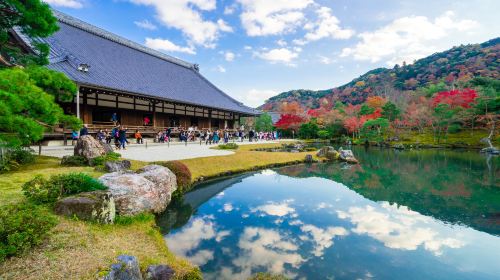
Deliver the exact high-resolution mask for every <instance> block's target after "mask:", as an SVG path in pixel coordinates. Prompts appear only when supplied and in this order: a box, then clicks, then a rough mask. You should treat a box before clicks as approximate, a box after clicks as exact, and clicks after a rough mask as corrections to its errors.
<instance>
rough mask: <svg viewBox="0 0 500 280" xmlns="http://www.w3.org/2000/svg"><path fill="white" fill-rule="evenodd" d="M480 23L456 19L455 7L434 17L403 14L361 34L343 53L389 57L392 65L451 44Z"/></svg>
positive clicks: (359, 57)
mask: <svg viewBox="0 0 500 280" xmlns="http://www.w3.org/2000/svg"><path fill="white" fill-rule="evenodd" d="M478 26H479V23H478V22H476V21H473V20H467V19H465V20H457V19H455V16H454V13H453V12H451V11H448V12H446V13H444V14H443V15H441V16H439V17H437V18H435V19H434V20H433V21H432V20H429V19H428V18H427V17H424V16H410V17H403V18H399V19H396V20H394V21H393V22H391V23H390V24H388V25H386V26H384V27H382V28H380V29H377V30H375V31H373V32H363V33H361V34H359V35H358V37H359V38H361V41H360V42H359V43H358V44H356V45H355V46H354V47H352V48H344V49H343V50H342V53H341V55H340V56H341V57H347V56H352V57H354V59H356V60H369V61H371V62H378V61H380V60H382V59H386V60H387V64H388V65H390V66H392V65H394V64H396V63H402V62H403V61H406V62H409V63H411V62H413V60H415V59H419V58H422V57H425V56H427V55H430V54H432V53H434V52H437V51H440V50H444V49H447V48H449V47H451V46H450V41H453V40H455V38H460V37H463V36H458V35H461V34H463V33H464V32H468V31H471V30H475V29H477V27H478ZM452 44H453V43H452Z"/></svg>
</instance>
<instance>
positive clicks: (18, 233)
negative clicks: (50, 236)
mask: <svg viewBox="0 0 500 280" xmlns="http://www.w3.org/2000/svg"><path fill="white" fill-rule="evenodd" d="M56 224H57V219H56V218H55V217H54V216H53V215H52V214H51V213H49V211H47V210H46V209H44V208H43V207H39V206H35V205H31V204H19V205H8V206H3V207H1V208H0V262H2V261H3V260H5V258H7V257H10V256H16V255H21V254H23V253H25V252H26V251H27V250H28V249H29V248H31V247H32V246H35V245H38V244H40V243H41V242H42V241H43V239H44V237H45V236H46V235H47V233H48V231H49V230H50V229H52V228H53V227H54V226H55V225H56Z"/></svg>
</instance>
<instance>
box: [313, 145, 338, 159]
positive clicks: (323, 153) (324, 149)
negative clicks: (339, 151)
mask: <svg viewBox="0 0 500 280" xmlns="http://www.w3.org/2000/svg"><path fill="white" fill-rule="evenodd" d="M328 152H335V149H334V148H333V147H332V146H323V147H321V149H319V151H318V153H317V154H316V156H318V157H326V154H327V153H328Z"/></svg>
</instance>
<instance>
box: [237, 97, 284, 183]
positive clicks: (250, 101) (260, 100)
mask: <svg viewBox="0 0 500 280" xmlns="http://www.w3.org/2000/svg"><path fill="white" fill-rule="evenodd" d="M278 93H279V92H278V91H276V90H271V89H251V90H249V91H248V92H247V94H245V95H244V97H243V100H241V101H243V103H244V104H246V105H248V106H250V107H254V108H255V107H258V106H260V105H262V104H264V102H265V101H266V100H267V99H269V98H271V97H273V96H275V95H277V94H278ZM270 171H271V172H274V171H272V170H270ZM262 174H264V175H274V174H276V173H270V172H268V171H262Z"/></svg>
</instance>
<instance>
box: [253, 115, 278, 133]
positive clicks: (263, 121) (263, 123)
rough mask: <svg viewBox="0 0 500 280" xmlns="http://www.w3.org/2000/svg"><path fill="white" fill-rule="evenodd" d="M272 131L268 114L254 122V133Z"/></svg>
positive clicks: (271, 122)
mask: <svg viewBox="0 0 500 280" xmlns="http://www.w3.org/2000/svg"><path fill="white" fill-rule="evenodd" d="M273 129H274V127H273V120H272V118H271V115H269V114H268V113H264V114H262V115H260V116H259V117H258V118H257V119H256V120H255V130H256V131H272V130H273Z"/></svg>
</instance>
